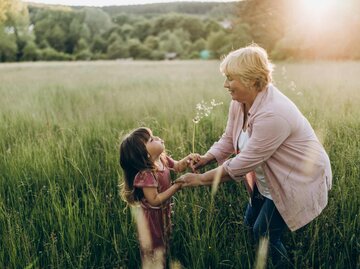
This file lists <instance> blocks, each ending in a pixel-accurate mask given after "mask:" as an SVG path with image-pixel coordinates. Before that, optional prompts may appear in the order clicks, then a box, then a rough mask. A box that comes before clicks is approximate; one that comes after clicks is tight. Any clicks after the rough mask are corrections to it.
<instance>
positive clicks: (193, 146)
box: [192, 122, 196, 153]
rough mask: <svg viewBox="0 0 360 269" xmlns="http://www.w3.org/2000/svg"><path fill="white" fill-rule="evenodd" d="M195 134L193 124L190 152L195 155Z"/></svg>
mask: <svg viewBox="0 0 360 269" xmlns="http://www.w3.org/2000/svg"><path fill="white" fill-rule="evenodd" d="M195 132H196V123H195V122H194V128H193V136H192V152H193V153H195Z"/></svg>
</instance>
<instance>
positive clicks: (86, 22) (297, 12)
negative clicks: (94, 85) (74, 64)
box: [0, 0, 360, 62]
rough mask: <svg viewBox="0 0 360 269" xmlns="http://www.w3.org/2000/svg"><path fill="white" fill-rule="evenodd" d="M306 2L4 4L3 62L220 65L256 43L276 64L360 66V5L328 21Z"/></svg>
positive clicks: (331, 12) (341, 8)
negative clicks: (164, 61) (225, 57)
mask: <svg viewBox="0 0 360 269" xmlns="http://www.w3.org/2000/svg"><path fill="white" fill-rule="evenodd" d="M301 2H302V1H295V0H246V1H234V2H229V3H201V2H177V3H165V4H146V5H134V6H109V7H103V8H95V7H65V6H53V5H41V4H26V3H23V2H21V1H19V0H1V1H0V62H13V61H39V60H41V61H51V60H66V61H68V60H99V59H123V58H126V59H128V58H132V59H151V60H162V59H167V58H178V59H198V58H205V59H207V58H214V59H218V58H219V57H220V56H221V55H223V54H226V53H227V52H229V51H230V50H232V49H235V48H239V47H241V46H244V45H247V44H249V43H251V42H256V43H258V44H260V45H261V46H263V47H265V48H266V49H267V50H268V51H269V53H270V54H271V57H272V59H274V60H285V59H312V60H313V59H329V60H340V59H341V60H344V59H359V58H360V35H358V34H356V33H357V31H358V29H360V17H359V16H358V14H360V2H358V1H355V0H348V1H344V2H342V1H340V2H341V5H338V6H333V7H332V8H331V9H327V10H325V12H324V10H323V12H322V13H321V14H320V13H318V12H317V10H314V6H312V7H311V6H310V7H306V6H304V5H303V4H301ZM333 2H334V1H333ZM304 8H305V9H306V8H308V9H313V10H305V9H304ZM304 14H306V16H304Z"/></svg>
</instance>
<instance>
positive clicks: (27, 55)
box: [22, 41, 40, 61]
mask: <svg viewBox="0 0 360 269" xmlns="http://www.w3.org/2000/svg"><path fill="white" fill-rule="evenodd" d="M39 58H40V51H39V49H38V47H37V46H36V44H35V43H34V42H33V41H30V42H28V43H27V44H26V45H25V47H24V50H23V57H22V60H24V61H36V60H39Z"/></svg>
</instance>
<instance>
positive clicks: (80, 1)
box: [23, 0, 233, 7]
mask: <svg viewBox="0 0 360 269" xmlns="http://www.w3.org/2000/svg"><path fill="white" fill-rule="evenodd" d="M232 1H233V0H200V1H194V0H23V2H33V3H43V4H53V5H55V4H56V5H65V6H98V7H101V6H121V5H136V4H149V3H168V2H232Z"/></svg>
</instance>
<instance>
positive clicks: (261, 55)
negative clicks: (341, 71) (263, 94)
mask: <svg viewBox="0 0 360 269" xmlns="http://www.w3.org/2000/svg"><path fill="white" fill-rule="evenodd" d="M273 68H274V65H273V64H272V63H271V62H270V61H269V59H268V54H267V53H266V51H265V50H264V49H263V48H261V47H259V46H258V45H257V44H251V45H249V46H247V47H244V48H240V49H238V50H235V51H232V52H230V53H229V54H228V55H227V56H225V58H224V59H223V60H222V62H221V64H220V72H221V73H223V74H224V75H226V76H229V75H230V76H234V77H237V78H239V79H240V80H241V82H242V83H243V84H244V85H245V86H246V87H251V86H254V87H255V88H256V90H258V91H261V90H262V89H264V88H265V87H266V86H267V85H268V84H269V83H270V82H271V81H272V71H273Z"/></svg>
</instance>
